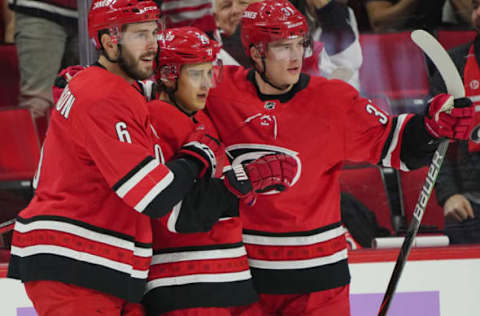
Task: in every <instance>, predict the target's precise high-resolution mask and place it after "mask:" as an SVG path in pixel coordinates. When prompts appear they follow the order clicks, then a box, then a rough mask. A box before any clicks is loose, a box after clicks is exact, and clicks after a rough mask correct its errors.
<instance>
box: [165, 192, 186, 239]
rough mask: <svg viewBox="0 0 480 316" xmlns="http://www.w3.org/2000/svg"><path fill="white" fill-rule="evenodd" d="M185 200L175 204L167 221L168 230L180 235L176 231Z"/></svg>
mask: <svg viewBox="0 0 480 316" xmlns="http://www.w3.org/2000/svg"><path fill="white" fill-rule="evenodd" d="M182 204H183V200H182V201H180V202H178V203H177V204H175V206H174V207H173V209H172V211H171V213H170V216H169V217H168V221H167V229H168V230H169V231H170V232H172V233H178V232H177V230H176V229H175V226H176V225H177V221H178V217H179V216H180V210H181V209H182Z"/></svg>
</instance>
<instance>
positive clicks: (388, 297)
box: [378, 30, 465, 316]
mask: <svg viewBox="0 0 480 316" xmlns="http://www.w3.org/2000/svg"><path fill="white" fill-rule="evenodd" d="M411 37H412V40H413V41H414V42H415V44H417V46H418V47H420V48H421V49H422V50H423V52H424V53H425V54H426V55H427V56H428V57H429V58H430V59H431V60H432V62H433V63H434V65H435V66H436V67H437V69H438V72H439V73H440V75H441V76H442V78H443V80H444V82H445V85H446V87H447V91H448V93H449V94H451V95H452V96H454V97H455V98H461V97H465V88H464V86H463V82H462V79H461V77H460V74H459V73H458V70H457V68H456V67H455V65H454V63H453V61H452V60H451V59H450V56H448V54H447V52H446V51H445V49H444V48H443V47H442V46H441V45H440V44H439V43H438V42H437V40H436V39H435V38H434V37H433V36H432V35H430V34H429V33H427V32H425V31H421V30H416V31H413V32H412V35H411ZM442 110H443V111H448V110H449V109H448V108H445V109H442ZM448 143H449V140H448V139H446V140H443V141H442V142H441V143H440V145H439V146H438V148H437V150H436V151H435V153H434V154H433V160H432V163H431V164H430V166H429V168H428V173H427V178H426V179H425V183H424V184H423V187H422V190H421V191H420V196H419V197H418V201H417V204H416V205H415V209H414V211H413V217H412V220H411V222H410V225H409V226H408V230H407V233H406V235H405V240H404V241H403V244H402V247H401V248H400V252H399V254H398V257H397V262H396V263H395V268H394V269H393V273H392V276H391V277H390V282H389V283H388V287H387V291H386V292H385V295H384V296H383V301H382V305H381V306H380V309H379V311H378V315H379V316H385V315H386V313H387V311H388V308H389V307H390V303H391V301H392V298H393V295H394V293H395V289H396V288H397V284H398V281H399V279H400V276H401V274H402V271H403V267H404V266H405V263H406V261H407V258H408V254H409V253H410V250H411V248H412V244H413V240H414V239H415V236H416V235H417V232H418V228H419V227H420V222H421V220H422V217H423V214H424V213H425V208H426V206H427V203H428V200H429V199H430V196H431V194H432V190H433V186H434V184H435V181H436V180H437V176H438V172H439V171H440V167H441V166H442V163H443V158H444V157H445V154H446V152H447V149H448Z"/></svg>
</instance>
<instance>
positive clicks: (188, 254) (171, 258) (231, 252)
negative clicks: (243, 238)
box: [150, 246, 247, 265]
mask: <svg viewBox="0 0 480 316" xmlns="http://www.w3.org/2000/svg"><path fill="white" fill-rule="evenodd" d="M246 255H247V251H246V250H245V247H243V246H241V247H237V248H231V249H215V250H199V251H184V252H174V253H166V254H159V255H154V256H153V257H152V263H151V264H150V265H155V264H162V263H171V262H180V261H189V260H212V259H224V258H238V257H242V256H246Z"/></svg>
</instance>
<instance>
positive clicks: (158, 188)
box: [134, 171, 174, 213]
mask: <svg viewBox="0 0 480 316" xmlns="http://www.w3.org/2000/svg"><path fill="white" fill-rule="evenodd" d="M173 179H174V176H173V172H171V171H169V172H168V174H167V175H166V176H165V177H164V178H163V179H162V181H160V182H158V183H157V184H155V186H154V187H153V188H152V189H151V190H150V191H149V192H148V193H147V194H146V195H145V196H144V197H143V199H141V200H140V202H138V203H137V205H135V207H134V209H135V210H137V211H138V212H140V213H141V212H143V211H144V210H145V208H146V207H147V206H148V205H149V204H150V203H151V202H152V201H153V199H155V198H156V197H157V195H159V194H160V193H161V192H162V191H163V190H165V188H166V187H168V186H169V185H170V183H172V181H173Z"/></svg>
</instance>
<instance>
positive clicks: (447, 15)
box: [442, 0, 472, 27]
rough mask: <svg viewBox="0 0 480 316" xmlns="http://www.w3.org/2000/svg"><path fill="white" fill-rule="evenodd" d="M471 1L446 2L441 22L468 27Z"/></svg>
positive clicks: (454, 0)
mask: <svg viewBox="0 0 480 316" xmlns="http://www.w3.org/2000/svg"><path fill="white" fill-rule="evenodd" d="M471 12H472V0H448V1H445V5H444V6H443V16H442V21H443V22H445V23H448V24H452V25H455V26H463V27H470V26H471V25H472V24H471Z"/></svg>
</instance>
